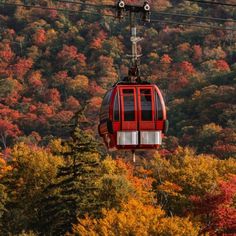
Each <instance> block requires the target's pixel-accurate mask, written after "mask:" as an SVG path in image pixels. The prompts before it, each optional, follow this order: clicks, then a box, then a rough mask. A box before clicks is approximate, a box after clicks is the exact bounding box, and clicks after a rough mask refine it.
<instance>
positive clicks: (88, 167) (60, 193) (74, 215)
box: [39, 124, 101, 235]
mask: <svg viewBox="0 0 236 236" xmlns="http://www.w3.org/2000/svg"><path fill="white" fill-rule="evenodd" d="M64 145H66V149H67V151H66V152H65V153H63V155H64V158H65V163H66V164H65V165H64V166H63V167H61V168H60V169H59V173H58V176H57V181H56V182H55V183H54V184H53V185H52V186H50V188H48V190H47V191H48V193H47V194H46V196H47V197H46V198H45V199H43V201H42V203H43V205H44V208H43V211H42V212H41V222H42V224H43V225H42V224H41V225H40V228H39V229H43V232H42V233H43V234H46V235H64V234H65V233H66V232H68V231H70V230H71V227H72V224H75V223H76V222H77V219H78V217H79V218H83V217H84V216H85V215H86V214H88V215H92V216H94V217H96V216H99V209H101V203H100V202H99V187H98V180H99V177H100V176H101V169H100V163H99V153H98V152H97V150H96V142H95V140H94V139H93V138H92V136H90V135H89V134H87V133H86V132H85V131H83V130H82V129H81V128H80V125H79V124H78V125H77V126H76V128H75V130H74V132H73V135H72V139H71V140H69V141H67V142H65V144H64Z"/></svg>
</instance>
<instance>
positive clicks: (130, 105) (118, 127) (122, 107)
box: [98, 83, 168, 150]
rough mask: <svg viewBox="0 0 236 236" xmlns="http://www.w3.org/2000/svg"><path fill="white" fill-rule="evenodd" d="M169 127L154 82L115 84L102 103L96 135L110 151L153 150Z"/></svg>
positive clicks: (164, 109)
mask: <svg viewBox="0 0 236 236" xmlns="http://www.w3.org/2000/svg"><path fill="white" fill-rule="evenodd" d="M167 129H168V121H167V119H166V108H165V103H164V100H163V97H162V95H161V92H160V90H159V89H158V87H157V86H156V85H153V84H122V83H121V84H117V85H116V86H114V87H113V88H112V89H111V90H109V91H108V92H107V93H106V95H105V97H104V99H103V103H102V106H101V112H100V124H99V127H98V130H99V134H100V136H101V137H102V138H103V140H104V142H105V144H106V146H107V148H108V149H109V150H117V149H130V150H135V149H156V148H157V147H159V146H160V145H161V144H162V138H163V136H164V134H165V133H166V131H167Z"/></svg>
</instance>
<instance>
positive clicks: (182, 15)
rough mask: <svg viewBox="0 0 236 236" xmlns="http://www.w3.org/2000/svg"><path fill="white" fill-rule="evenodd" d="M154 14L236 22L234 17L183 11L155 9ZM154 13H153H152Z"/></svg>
mask: <svg viewBox="0 0 236 236" xmlns="http://www.w3.org/2000/svg"><path fill="white" fill-rule="evenodd" d="M153 13H154V15H155V14H159V15H167V16H179V17H188V18H196V19H202V20H211V21H225V22H236V20H234V19H226V18H218V17H208V16H200V15H190V14H181V13H175V12H173V13H169V12H163V11H153ZM152 15H153V14H152Z"/></svg>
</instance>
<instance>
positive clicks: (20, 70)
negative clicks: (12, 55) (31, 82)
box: [14, 58, 33, 79]
mask: <svg viewBox="0 0 236 236" xmlns="http://www.w3.org/2000/svg"><path fill="white" fill-rule="evenodd" d="M32 66H33V60H32V59H31V58H28V59H24V58H20V59H19V60H18V62H17V63H16V64H15V66H14V71H15V74H16V76H17V77H18V78H19V79H23V76H24V75H25V74H26V73H27V72H28V71H29V70H30V69H31V68H32Z"/></svg>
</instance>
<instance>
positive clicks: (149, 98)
mask: <svg viewBox="0 0 236 236" xmlns="http://www.w3.org/2000/svg"><path fill="white" fill-rule="evenodd" d="M117 11H118V18H122V13H123V12H124V11H129V12H130V27H131V31H130V32H131V37H130V40H131V43H132V55H131V67H130V69H129V75H128V77H125V78H124V80H122V81H121V82H118V83H117V84H115V86H113V88H112V89H110V90H109V91H108V92H107V93H106V95H105V97H104V99H103V103H102V106H101V112H100V124H99V126H98V131H99V134H100V136H101V137H102V138H103V140H104V142H105V144H106V146H107V148H108V149H109V150H117V149H129V150H132V152H133V160H134V161H135V152H134V151H135V150H136V149H156V148H158V147H159V146H160V145H161V144H162V138H163V136H164V134H165V133H166V131H167V129H168V120H167V118H166V108H165V103H164V100H163V97H162V94H161V92H160V90H159V89H158V87H157V86H156V85H153V84H149V83H147V82H142V80H141V77H140V71H139V64H140V63H139V58H140V56H141V55H138V48H137V43H138V42H139V41H140V40H141V39H142V38H140V37H137V34H136V25H135V19H136V17H135V14H137V13H140V12H141V13H142V14H143V17H142V19H143V21H145V22H148V21H150V5H149V4H148V2H147V1H145V2H144V5H143V6H133V5H126V4H125V2H124V1H123V0H119V1H118V3H117Z"/></svg>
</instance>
